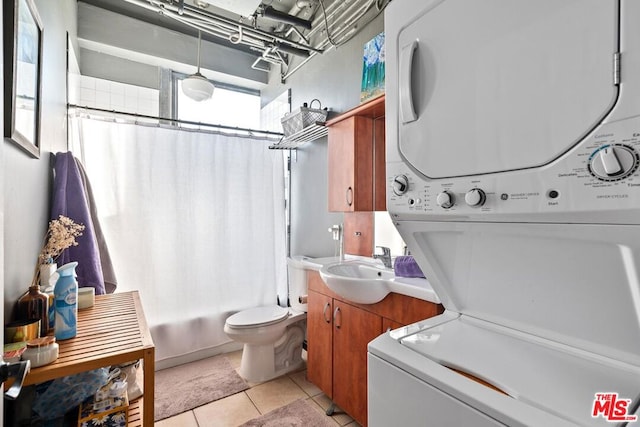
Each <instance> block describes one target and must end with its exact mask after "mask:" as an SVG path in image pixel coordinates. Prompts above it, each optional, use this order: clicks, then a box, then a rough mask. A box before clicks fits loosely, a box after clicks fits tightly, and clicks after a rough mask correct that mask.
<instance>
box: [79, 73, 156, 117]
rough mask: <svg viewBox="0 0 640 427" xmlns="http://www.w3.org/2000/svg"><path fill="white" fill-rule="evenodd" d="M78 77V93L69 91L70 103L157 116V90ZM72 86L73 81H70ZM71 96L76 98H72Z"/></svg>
mask: <svg viewBox="0 0 640 427" xmlns="http://www.w3.org/2000/svg"><path fill="white" fill-rule="evenodd" d="M78 77H79V80H80V81H79V89H80V90H79V94H74V93H72V91H70V92H69V97H70V100H69V102H71V103H72V104H77V105H80V106H86V107H94V108H101V109H105V110H115V111H121V112H125V113H135V114H142V115H145V116H154V117H157V116H158V113H159V91H158V90H157V89H149V88H145V87H139V86H133V85H128V84H124V83H118V82H112V81H109V80H103V79H96V78H94V77H89V76H78ZM76 78H77V77H76ZM70 86H71V87H73V86H74V85H73V82H70ZM73 96H75V97H76V99H75V100H74V99H73Z"/></svg>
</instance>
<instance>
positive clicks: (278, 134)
mask: <svg viewBox="0 0 640 427" xmlns="http://www.w3.org/2000/svg"><path fill="white" fill-rule="evenodd" d="M69 109H76V110H87V111H95V112H98V113H107V114H117V115H119V116H128V117H133V118H136V119H145V120H158V121H163V122H171V123H174V124H177V125H193V126H201V127H207V128H212V129H221V130H230V131H237V132H238V131H239V132H248V133H250V134H253V135H255V134H259V135H266V136H273V137H278V138H281V137H282V136H283V135H284V134H283V133H281V132H272V131H268V130H259V129H249V128H241V127H233V126H225V125H215V124H213V123H202V122H192V121H189V120H180V119H170V118H166V117H158V116H147V115H144V114H138V113H127V112H124V111H117V110H107V109H104V108H96V107H86V106H81V105H76V104H67V111H68V110H69ZM158 124H161V123H158Z"/></svg>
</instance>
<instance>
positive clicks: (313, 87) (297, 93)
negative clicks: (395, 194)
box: [262, 14, 383, 257]
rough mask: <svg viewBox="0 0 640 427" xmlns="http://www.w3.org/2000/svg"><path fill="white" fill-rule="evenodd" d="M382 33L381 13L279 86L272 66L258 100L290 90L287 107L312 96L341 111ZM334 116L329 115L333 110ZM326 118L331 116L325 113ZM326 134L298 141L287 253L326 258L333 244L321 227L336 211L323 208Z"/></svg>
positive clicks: (356, 100) (337, 219) (353, 97)
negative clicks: (367, 48) (368, 46)
mask: <svg viewBox="0 0 640 427" xmlns="http://www.w3.org/2000/svg"><path fill="white" fill-rule="evenodd" d="M382 31H383V14H380V15H379V16H378V17H377V18H376V19H374V20H373V21H372V22H371V23H370V24H369V25H367V26H366V27H365V28H363V29H362V31H361V32H360V33H359V34H357V35H356V36H355V37H354V38H353V39H351V40H350V41H349V42H348V43H347V44H345V45H343V46H340V47H339V48H338V49H337V50H336V49H332V50H330V51H328V52H326V53H324V54H322V55H318V56H316V57H315V58H313V59H311V60H310V61H309V62H308V63H307V64H305V65H304V66H303V67H302V68H301V69H300V70H298V71H297V72H295V73H294V74H293V75H292V76H291V77H289V79H288V80H287V81H286V82H285V83H284V84H282V83H281V82H280V75H279V70H278V69H277V67H273V69H272V71H271V73H270V76H269V86H268V87H267V88H266V89H264V90H263V91H262V98H263V103H266V102H268V101H270V100H271V99H272V98H273V97H275V96H277V95H279V94H281V93H282V92H283V91H284V90H285V89H286V88H291V100H292V102H291V108H292V109H294V110H295V109H296V108H298V107H300V105H302V103H303V102H309V101H311V100H312V99H314V98H318V99H319V100H320V101H321V102H322V105H323V107H325V106H326V107H329V108H330V109H331V111H334V112H336V113H341V112H344V111H347V110H350V109H351V108H353V107H355V106H357V105H359V104H360V82H361V76H362V55H363V48H364V44H365V43H366V42H368V41H369V40H371V39H372V38H373V37H374V36H375V35H377V34H379V33H380V32H382ZM334 114H335V113H334ZM330 117H332V116H330ZM327 205H328V201H327V138H326V137H325V138H322V139H320V140H317V141H315V142H309V143H306V144H304V145H302V146H301V147H300V148H298V150H297V161H295V162H293V163H292V167H291V254H292V255H308V256H315V257H320V256H331V255H333V254H334V244H333V240H332V239H331V233H329V232H328V231H327V229H328V228H329V227H330V226H331V225H332V224H339V223H341V222H342V217H343V216H342V214H340V213H330V212H328V211H327Z"/></svg>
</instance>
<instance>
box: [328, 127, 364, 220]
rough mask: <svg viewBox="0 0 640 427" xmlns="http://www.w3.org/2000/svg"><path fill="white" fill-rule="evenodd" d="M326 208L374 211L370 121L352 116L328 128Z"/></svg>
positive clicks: (336, 210) (343, 210)
mask: <svg viewBox="0 0 640 427" xmlns="http://www.w3.org/2000/svg"><path fill="white" fill-rule="evenodd" d="M328 167H329V210H330V211H333V212H353V211H371V210H373V120H372V119H370V118H368V117H361V116H353V117H349V118H346V119H344V120H341V121H339V122H337V123H335V124H333V125H331V126H330V127H329V159H328Z"/></svg>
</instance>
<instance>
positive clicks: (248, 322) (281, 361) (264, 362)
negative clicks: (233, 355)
mask: <svg viewBox="0 0 640 427" xmlns="http://www.w3.org/2000/svg"><path fill="white" fill-rule="evenodd" d="M287 267H288V271H289V301H290V304H291V307H289V308H285V307H280V306H278V305H271V306H264V307H255V308H250V309H247V310H243V311H240V312H238V313H236V314H234V315H232V316H229V318H227V321H226V322H225V325H224V332H225V333H226V334H227V335H228V336H229V338H231V339H232V340H234V341H238V342H241V343H243V344H244V348H243V351H242V361H241V362H240V375H241V376H242V377H243V378H244V379H246V380H248V381H250V382H262V381H268V380H270V379H272V378H275V377H278V376H280V375H284V374H286V373H287V372H291V371H294V370H296V369H299V368H301V367H302V366H303V365H304V361H303V359H302V343H303V341H304V338H305V334H306V320H307V304H306V303H304V304H303V303H302V302H301V300H300V297H304V299H303V300H304V301H306V296H307V274H306V271H305V270H304V266H303V263H302V257H293V258H289V259H287Z"/></svg>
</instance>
